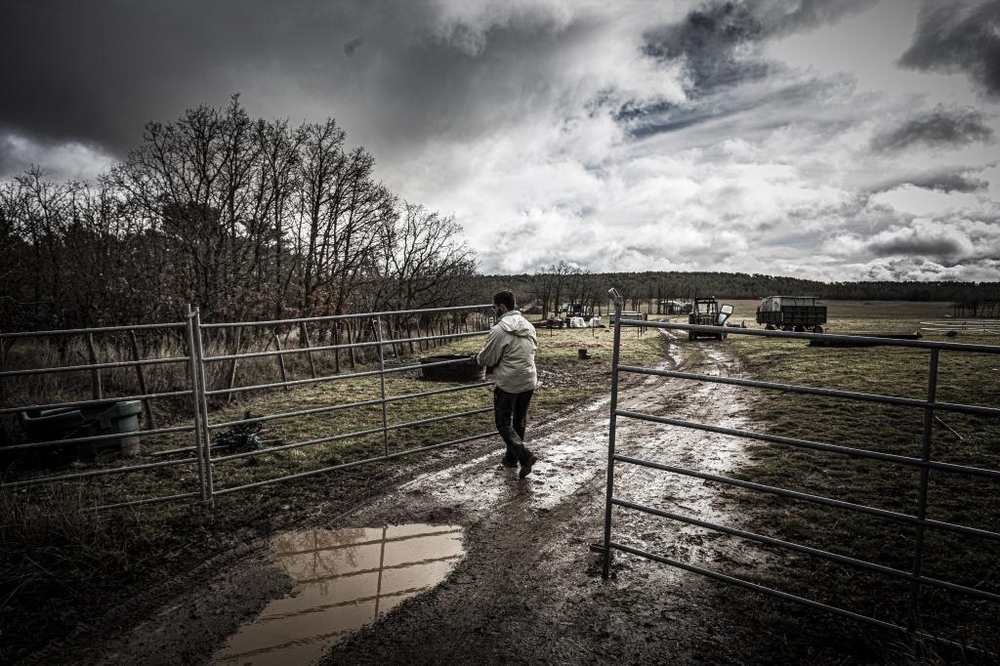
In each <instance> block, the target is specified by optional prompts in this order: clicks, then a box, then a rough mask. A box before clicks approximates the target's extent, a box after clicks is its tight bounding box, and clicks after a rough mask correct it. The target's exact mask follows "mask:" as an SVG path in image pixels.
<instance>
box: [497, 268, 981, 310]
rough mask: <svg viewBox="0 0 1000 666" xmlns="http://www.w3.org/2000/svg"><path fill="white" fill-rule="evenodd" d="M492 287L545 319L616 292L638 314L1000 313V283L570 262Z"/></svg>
mask: <svg viewBox="0 0 1000 666" xmlns="http://www.w3.org/2000/svg"><path fill="white" fill-rule="evenodd" d="M487 279H488V280H489V281H490V283H491V285H492V286H494V287H495V286H499V285H507V286H509V288H511V289H512V290H514V292H515V293H516V294H518V295H519V297H520V298H521V299H522V301H525V302H534V303H536V304H538V305H539V306H540V307H541V308H542V314H543V315H548V314H552V313H558V312H559V311H561V310H562V306H563V305H564V304H579V305H582V306H583V310H584V311H585V312H587V313H588V314H589V313H591V312H597V311H598V308H602V309H606V307H607V304H608V294H607V291H608V289H610V288H611V287H615V288H616V289H618V291H619V292H620V293H621V294H622V296H623V297H624V298H625V300H626V302H627V304H628V305H629V307H631V308H632V309H638V307H639V304H640V303H643V302H650V301H652V302H656V301H663V300H679V301H690V300H691V299H693V298H696V297H706V296H715V297H716V298H720V299H759V298H763V297H765V296H777V295H789V296H815V297H817V298H821V299H832V300H884V301H944V302H951V303H955V304H957V306H958V309H959V311H961V312H962V313H963V316H971V317H975V316H982V315H984V314H989V313H992V316H995V315H996V313H997V312H998V311H1000V308H998V302H1000V282H817V281H815V280H801V279H798V278H791V277H781V276H772V275H759V274H753V275H750V274H747V273H724V272H672V271H647V272H641V273H588V272H586V271H582V270H579V269H577V268H575V267H573V266H572V265H570V264H568V263H566V262H559V263H558V264H556V265H553V266H548V267H546V268H545V269H544V270H543V271H541V272H540V273H538V274H535V275H527V274H522V275H512V276H491V277H490V278H487Z"/></svg>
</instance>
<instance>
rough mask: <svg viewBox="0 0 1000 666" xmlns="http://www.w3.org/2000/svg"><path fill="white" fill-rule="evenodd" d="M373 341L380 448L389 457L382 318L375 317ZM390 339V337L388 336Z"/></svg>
mask: <svg viewBox="0 0 1000 666" xmlns="http://www.w3.org/2000/svg"><path fill="white" fill-rule="evenodd" d="M373 323H374V324H375V339H376V340H377V341H378V367H379V374H378V378H379V384H380V385H381V388H382V446H383V448H384V450H385V457H386V458H388V457H389V405H388V404H387V403H386V401H385V397H386V396H385V348H384V345H385V341H383V340H382V317H376V318H375V321H374V322H373ZM390 339H391V335H390Z"/></svg>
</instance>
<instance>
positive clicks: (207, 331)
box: [0, 304, 493, 509]
mask: <svg viewBox="0 0 1000 666" xmlns="http://www.w3.org/2000/svg"><path fill="white" fill-rule="evenodd" d="M489 312H490V305H489V304H475V305H466V306H449V307H442V308H425V309H413V310H398V311H395V310H394V311H385V312H372V313H355V314H348V315H330V316H317V317H300V318H293V319H283V320H270V321H255V322H227V323H203V322H202V321H201V317H200V313H199V312H198V310H196V309H192V308H189V309H188V314H187V316H186V318H185V320H184V321H183V322H172V323H167V324H162V325H155V324H146V325H136V326H114V327H101V328H92V329H73V330H61V331H40V332H16V333H2V334H0V419H2V421H0V423H2V425H3V428H4V430H3V431H2V432H0V434H3V436H4V439H3V441H0V490H3V489H15V488H26V487H29V486H31V487H43V486H54V485H58V484H65V483H68V482H77V483H84V484H87V483H89V484H94V483H97V482H100V481H101V480H103V479H109V478H111V477H122V476H124V477H127V478H128V479H134V480H135V481H134V482H133V483H132V485H133V486H134V487H135V488H136V490H135V491H134V493H133V491H132V490H129V488H130V487H131V486H130V484H129V482H126V483H124V484H123V485H124V486H125V490H124V491H121V490H119V491H118V493H117V495H116V496H115V500H116V501H111V502H110V503H102V504H100V505H98V506H97V508H103V509H107V508H117V507H124V506H138V505H143V504H150V503H158V502H171V501H179V500H192V499H199V500H201V501H204V502H211V501H212V500H213V498H214V497H216V496H219V495H224V494H229V493H234V492H239V491H242V490H246V489H250V488H256V487H260V486H265V485H270V484H275V483H282V482H288V481H292V480H296V479H301V478H304V477H307V476H311V475H315V474H323V473H326V472H330V471H333V470H338V469H346V468H350V467H355V466H358V465H365V464H371V463H376V462H379V461H387V460H391V459H395V458H398V457H401V456H405V455H411V454H413V453H417V452H420V451H427V450H431V449H435V448H441V447H445V446H451V445H455V444H458V443H461V442H467V441H473V440H476V439H481V438H485V437H488V436H491V435H492V434H493V428H492V422H490V423H489V424H488V425H487V424H482V426H481V427H480V429H479V430H478V431H476V430H475V428H476V427H477V424H476V423H474V422H471V423H470V421H474V419H475V418H476V417H480V416H481V415H484V414H486V413H488V412H491V411H492V407H482V408H475V409H463V408H452V409H451V411H448V412H446V413H436V414H433V415H430V416H427V417H426V418H413V417H409V418H404V419H402V420H401V421H400V422H391V421H390V418H389V410H390V408H393V406H400V409H403V406H404V405H405V403H412V402H413V401H418V400H424V399H432V398H435V397H437V396H442V395H447V394H451V393H458V392H463V391H471V390H476V389H481V388H482V387H488V386H490V385H491V382H488V381H471V382H470V381H466V382H462V383H459V384H458V385H453V386H445V387H440V388H433V389H428V390H414V389H413V388H405V387H404V390H402V391H397V392H395V393H393V392H392V390H391V388H392V387H390V385H389V383H388V382H387V377H400V378H404V379H407V378H412V376H413V375H414V374H416V375H419V374H420V373H422V372H423V370H424V369H425V368H430V367H436V366H442V365H447V364H448V363H449V361H446V360H444V361H439V362H424V363H419V364H417V363H413V362H410V360H409V359H411V358H412V357H413V356H415V355H417V354H418V353H420V352H421V351H422V350H425V349H427V350H429V349H432V348H435V347H438V346H441V345H447V344H450V343H455V342H460V341H462V340H466V339H470V338H475V337H478V336H484V335H486V333H487V332H488V329H489V325H490V324H491V323H492V318H491V315H490V314H489ZM347 323H350V326H351V327H352V328H351V329H349V331H348V333H346V334H345V335H349V336H350V337H349V338H348V339H346V340H337V339H336V338H335V339H334V344H325V343H322V341H321V344H320V345H317V346H314V345H312V344H311V343H310V341H309V330H308V329H309V328H312V329H313V332H317V331H318V332H319V333H320V334H321V335H323V334H329V335H339V333H337V332H336V331H334V332H330V331H331V330H334V329H337V327H338V326H340V325H342V324H347ZM434 328H437V329H438V330H437V332H434V331H433V329H434ZM324 329H325V330H324ZM338 330H339V329H338ZM246 331H250V332H249V333H244V332H246ZM261 331H262V333H261ZM279 331H284V332H285V333H284V345H285V346H284V347H282V343H281V341H280V340H281V337H280V336H279V334H278V332H279ZM122 333H126V334H128V335H129V336H132V345H131V357H130V358H121V359H120V358H114V356H115V355H116V354H118V355H122V356H126V355H127V352H128V350H124V351H123V349H122V348H120V347H115V348H114V349H103V351H104V352H105V354H104V355H105V356H106V358H104V359H101V360H98V359H97V356H98V353H97V345H95V342H94V341H95V340H99V339H100V337H99V336H100V334H111V335H116V336H118V337H117V338H116V339H118V340H120V337H121V336H120V335H119V334H122ZM137 333H138V334H140V335H145V336H149V339H150V340H152V341H154V342H152V343H150V346H154V347H156V349H155V350H154V351H147V352H146V353H145V354H140V353H139V351H138V347H139V345H138V344H137V342H136V338H135V336H136V334H137ZM296 336H297V340H296V339H295V338H296ZM207 337H212V338H213V340H216V342H215V343H214V346H213V351H212V352H211V353H209V350H208V347H209V343H208V342H207V341H206V339H207ZM53 339H55V340H56V342H55V344H53ZM73 339H78V340H77V342H78V343H79V345H80V346H84V344H85V345H86V348H87V349H86V351H85V352H84V351H79V350H73V349H72V348H71V344H70V342H68V341H69V340H73ZM166 339H169V345H168V344H166V343H164V342H163V341H164V340H166ZM290 343H291V344H292V346H289V344H290ZM295 343H297V346H296V344H295ZM157 345H158V346H157ZM218 345H222V347H219V346H218ZM254 345H256V348H253V346H254ZM261 345H266V346H265V348H264V349H263V350H261V349H260V346H261ZM272 345H273V346H274V347H275V348H273V349H272V348H270V347H271V346H272ZM167 347H169V349H167ZM219 352H221V353H219ZM56 353H58V354H59V359H57V360H56V359H53V358H52V357H53V355H54V354H56ZM341 354H344V355H345V356H347V357H348V358H347V361H348V362H349V364H350V367H348V368H342V367H341V366H342V358H341ZM78 355H82V356H83V357H84V358H87V359H88V362H85V363H77V362H75V360H76V357H77V356H78ZM359 356H360V360H358V357H359ZM268 359H271V360H273V361H275V363H274V364H273V366H270V365H268V366H265V367H267V368H270V369H269V370H267V371H266V372H265V371H262V370H261V369H260V367H261V366H260V365H257V366H255V368H256V369H255V371H254V372H253V373H251V372H241V370H240V368H242V367H244V366H245V365H246V364H261V363H264V364H267V362H268ZM303 359H306V360H307V361H308V362H307V363H306V362H305V361H303ZM296 360H297V361H298V362H299V368H298V370H299V374H301V373H303V372H304V373H306V374H307V375H308V376H306V377H301V376H298V375H296V374H295V373H294V372H293V373H291V374H290V373H289V367H288V363H289V362H292V361H296ZM324 364H325V366H326V367H321V366H323V365H324ZM331 365H332V367H330V366H331ZM345 370H346V371H345ZM144 371H145V373H144ZM130 372H131V373H134V376H132V377H131V379H127V378H126V376H127V375H128V374H129V373H130ZM157 372H159V375H157V374H156V373H157ZM267 373H273V374H274V375H276V376H277V380H276V381H272V380H271V379H270V378H269V377H268V376H267ZM147 375H148V376H147ZM244 376H247V377H251V380H250V381H249V382H246V383H239V382H238V381H237V380H238V379H240V378H241V377H244ZM112 377H113V378H114V380H115V381H114V385H115V388H116V389H117V390H116V391H114V392H111V391H106V390H105V384H107V383H108V382H109V378H112ZM164 377H167V379H164ZM261 378H263V379H261ZM150 380H152V381H150ZM359 382H360V383H362V385H363V389H359V388H358V383H359ZM136 384H138V390H136ZM338 384H339V385H341V386H343V385H345V384H348V385H349V386H350V388H347V389H345V390H342V391H328V392H327V393H328V394H329V399H328V401H326V402H325V403H324V404H317V405H308V406H305V405H296V406H297V407H299V408H297V409H281V408H280V407H278V408H273V409H270V410H269V411H266V412H265V413H260V414H250V413H247V415H245V417H244V418H242V419H240V418H235V417H234V415H232V413H231V410H228V409H226V405H228V404H229V402H230V401H231V400H232V399H233V398H234V397H236V396H238V395H247V396H251V395H252V396H256V395H260V394H266V393H271V392H274V391H290V390H293V389H300V390H308V389H310V388H313V389H314V390H318V389H320V388H321V387H325V386H330V387H335V386H337V385H338ZM411 386H412V385H411ZM359 390H363V391H367V393H366V394H365V395H360V394H356V392H357V391H359ZM88 392H89V393H90V394H91V395H90V396H89V397H88V396H86V395H85V394H86V393H88ZM345 396H346V398H347V399H346V400H345V399H344V398H345ZM165 401H170V403H171V406H169V408H164V409H162V410H161V412H166V413H168V414H170V415H172V418H171V419H168V420H170V421H171V422H170V423H169V424H167V425H164V426H160V427H155V426H154V424H153V411H152V410H151V409H150V405H162V404H164V402H165ZM135 403H139V404H141V405H142V406H143V407H144V412H145V414H146V419H147V420H146V427H140V426H139V421H138V419H139V418H140V416H139V414H137V413H136V412H137V410H136V409H135V408H134V407H128V406H129V405H133V404H135ZM185 403H186V405H187V406H186V407H185V406H184V405H185ZM123 405H124V406H126V407H128V408H127V409H125V408H123ZM109 409H110V410H112V411H111V412H108V411H105V410H109ZM178 409H180V410H181V413H182V414H183V412H184V411H187V412H188V413H189V417H188V418H187V419H184V418H183V417H181V419H180V420H178V419H177V410H178ZM123 410H124V411H127V412H128V416H127V418H128V419H131V420H129V421H128V422H125V419H124V418H121V419H118V418H117V417H118V416H121V414H122V413H123ZM371 410H375V411H374V414H375V416H374V418H371V417H372V412H371ZM108 414H111V416H108ZM334 414H347V415H348V416H349V417H351V419H352V420H354V421H356V422H357V424H358V425H356V426H355V427H353V428H343V427H340V426H336V427H335V426H333V425H329V426H326V425H323V426H318V425H317V426H314V427H311V428H307V429H305V430H307V431H310V432H312V433H313V434H320V435H321V436H313V437H307V438H301V437H299V438H293V439H295V441H287V442H285V441H280V440H279V441H278V442H274V441H267V440H260V438H258V439H257V441H256V443H257V444H260V443H261V442H266V443H265V444H263V445H260V446H251V447H248V448H247V449H246V450H232V449H230V450H226V448H225V447H224V446H222V445H220V444H219V442H220V440H221V439H223V438H224V437H225V436H226V435H227V433H231V432H234V431H238V433H242V436H244V437H246V435H248V434H249V432H250V431H251V430H253V429H255V428H257V429H259V428H261V427H262V426H263V425H264V424H269V425H272V426H274V425H278V424H283V423H293V422H294V421H295V420H301V419H317V418H324V417H326V418H329V417H330V416H331V415H334ZM355 416H356V417H357V418H355ZM102 418H104V420H106V421H108V422H107V423H98V421H100V420H101V419H102ZM366 419H367V422H366ZM450 420H456V421H457V420H462V423H463V424H464V425H463V427H461V428H457V429H456V433H457V435H458V436H456V437H453V438H451V439H449V440H448V441H440V440H441V439H443V438H442V437H440V436H434V437H433V438H432V439H427V438H426V437H423V436H415V437H410V438H409V439H408V440H407V442H408V444H406V445H405V446H404V445H403V444H399V445H397V442H396V441H394V440H393V439H392V436H393V435H394V434H396V433H402V432H404V431H410V432H412V431H418V430H429V429H432V428H433V427H434V426H438V425H440V424H441V423H443V422H447V421H450ZM326 427H329V428H330V430H329V431H328V432H323V429H324V428H326ZM470 429H472V430H470ZM372 437H375V438H380V444H379V448H378V450H375V449H372V448H370V447H368V448H366V447H365V446H361V445H358V446H357V447H356V450H355V455H353V458H354V459H348V460H346V461H344V462H338V463H337V464H320V465H316V464H315V463H312V466H311V467H310V468H308V469H302V468H296V466H295V465H288V466H286V469H284V470H283V471H281V472H280V473H277V474H275V475H274V476H271V477H270V478H264V479H259V478H258V479H248V478H244V477H242V476H240V475H239V474H230V475H229V476H228V480H227V477H226V475H225V474H222V471H223V470H224V469H225V466H226V465H227V464H229V465H232V464H233V463H234V462H235V461H251V462H252V460H251V459H254V458H259V457H262V456H274V455H282V454H288V453H290V452H292V451H295V450H310V451H319V450H320V449H323V447H326V448H327V449H328V448H329V446H330V445H331V444H339V443H348V444H355V443H358V442H362V441H367V440H366V438H367V439H370V438H372ZM132 441H139V442H141V446H142V451H141V452H139V453H132V452H129V451H127V450H126V445H127V444H128V443H129V442H132ZM401 446H403V447H404V448H402V449H401V450H397V449H400V447H401ZM357 453H360V454H361V455H360V456H359V455H357ZM25 454H30V455H37V456H48V457H47V458H45V459H44V460H43V461H42V462H41V463H40V464H36V465H35V466H34V467H30V468H29V465H26V464H25V463H24V461H23V460H22V459H21V458H19V457H18V456H19V455H25ZM178 456H180V457H178ZM74 458H76V459H78V460H79V459H83V461H84V464H83V466H82V467H83V469H81V468H80V467H81V466H80V464H79V463H77V464H75V465H67V464H66V461H67V460H72V459H74ZM164 458H168V459H164ZM53 460H55V462H54V463H53ZM36 462H37V461H36ZM50 463H51V464H54V465H55V467H56V468H57V469H58V471H57V472H56V473H51V471H48V470H47V469H46V467H45V465H47V464H50ZM185 470H186V471H185ZM149 474H154V475H161V476H162V475H164V474H166V475H170V477H171V480H172V481H171V483H168V484H166V485H164V484H159V486H162V487H160V488H159V489H158V490H153V491H152V492H149V491H144V490H139V488H142V489H146V488H148V487H150V486H152V487H154V488H157V487H158V485H157V484H156V483H155V482H150V481H148V477H147V476H144V475H149ZM112 494H114V493H112ZM133 494H135V495H136V496H130V495H133ZM140 494H141V495H142V496H138V495H140ZM117 500H120V501H117Z"/></svg>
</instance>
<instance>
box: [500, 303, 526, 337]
mask: <svg viewBox="0 0 1000 666" xmlns="http://www.w3.org/2000/svg"><path fill="white" fill-rule="evenodd" d="M498 323H499V325H500V328H502V329H503V330H504V331H506V332H507V333H510V334H511V335H516V336H518V337H522V338H531V339H532V340H534V339H535V327H534V326H532V325H531V322H529V321H528V320H527V319H525V318H524V317H522V316H521V312H520V311H519V310H511V311H509V312H505V313H504V314H503V316H502V317H500V321H499V322H498Z"/></svg>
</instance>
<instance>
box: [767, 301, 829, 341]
mask: <svg viewBox="0 0 1000 666" xmlns="http://www.w3.org/2000/svg"><path fill="white" fill-rule="evenodd" d="M818 300H819V299H818V298H816V297H814V296H768V297H766V298H762V299H761V300H760V305H759V306H758V307H757V323H758V324H764V326H765V328H767V329H769V330H773V329H781V330H782V331H800V332H801V331H805V330H807V329H808V330H811V331H812V332H813V333H822V332H823V324H825V323H826V306H825V305H817V304H816V301H818Z"/></svg>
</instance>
